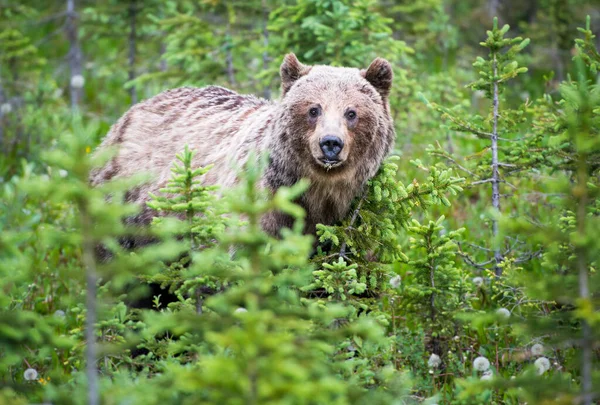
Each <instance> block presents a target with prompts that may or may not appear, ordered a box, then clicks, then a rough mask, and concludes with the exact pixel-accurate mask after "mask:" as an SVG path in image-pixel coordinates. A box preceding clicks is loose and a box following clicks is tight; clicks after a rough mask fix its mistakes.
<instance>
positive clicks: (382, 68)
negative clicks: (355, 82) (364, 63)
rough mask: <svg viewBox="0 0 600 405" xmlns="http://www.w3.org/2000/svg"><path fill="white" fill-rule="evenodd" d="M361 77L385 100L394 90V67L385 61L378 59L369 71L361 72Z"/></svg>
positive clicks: (372, 63)
mask: <svg viewBox="0 0 600 405" xmlns="http://www.w3.org/2000/svg"><path fill="white" fill-rule="evenodd" d="M360 73H361V75H362V76H363V77H364V78H365V79H367V81H368V82H369V83H371V85H372V86H373V87H375V89H376V90H377V91H378V92H379V94H381V97H383V98H384V99H385V98H387V96H388V95H389V94H390V89H391V88H392V79H393V78H394V73H393V72H392V65H391V64H390V62H388V61H387V60H385V59H382V58H376V59H375V60H374V61H373V62H371V64H370V65H369V67H368V68H367V70H364V69H363V70H361V71H360Z"/></svg>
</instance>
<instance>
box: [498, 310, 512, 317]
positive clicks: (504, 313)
mask: <svg viewBox="0 0 600 405" xmlns="http://www.w3.org/2000/svg"><path fill="white" fill-rule="evenodd" d="M496 314H498V315H500V316H501V317H503V318H509V317H510V311H509V310H508V309H506V308H498V309H497V310H496Z"/></svg>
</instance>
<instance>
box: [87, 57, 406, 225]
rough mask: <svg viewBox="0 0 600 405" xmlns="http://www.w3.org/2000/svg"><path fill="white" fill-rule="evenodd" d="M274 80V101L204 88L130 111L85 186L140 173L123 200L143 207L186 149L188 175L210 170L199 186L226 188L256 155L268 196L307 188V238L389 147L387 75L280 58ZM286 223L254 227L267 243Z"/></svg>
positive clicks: (337, 210)
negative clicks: (190, 153)
mask: <svg viewBox="0 0 600 405" xmlns="http://www.w3.org/2000/svg"><path fill="white" fill-rule="evenodd" d="M281 78H282V92H283V96H282V99H281V100H280V101H279V102H270V101H266V100H262V99H258V98H256V97H254V96H242V95H239V94H237V93H235V92H233V91H230V90H227V89H224V88H221V87H216V86H209V87H205V88H200V89H198V88H179V89H173V90H169V91H166V92H164V93H161V94H159V95H157V96H155V97H153V98H151V99H149V100H146V101H144V102H142V103H139V104H137V105H135V106H133V107H132V108H131V109H130V110H129V111H128V112H127V113H126V114H125V115H124V116H123V117H122V118H121V119H120V120H119V121H118V122H117V123H116V124H115V125H114V126H113V127H112V128H111V130H110V132H109V133H108V135H107V136H106V138H105V139H104V141H103V143H102V145H101V146H100V148H101V149H102V148H106V147H110V146H118V153H117V155H116V156H115V157H114V158H113V159H112V160H111V161H110V162H109V163H107V164H106V165H105V166H104V167H102V168H99V169H97V170H95V171H94V172H93V173H92V175H91V182H92V184H93V185H97V184H101V183H103V182H105V181H108V180H110V179H112V178H114V177H121V176H124V177H126V176H131V175H134V174H137V173H149V174H151V175H152V176H153V181H151V182H148V183H146V184H144V185H143V186H140V187H139V188H138V189H136V190H135V192H131V193H129V194H128V198H129V200H130V201H132V202H137V203H140V204H143V205H144V207H145V203H146V201H147V200H148V193H150V192H153V193H156V192H157V191H158V189H160V188H161V187H164V186H165V184H166V182H167V181H168V179H169V177H170V175H171V172H170V169H171V167H172V165H173V162H174V159H175V155H176V154H177V153H179V152H181V151H182V150H183V149H184V147H185V145H188V146H189V147H190V149H192V150H194V151H195V152H196V154H195V156H194V162H193V164H194V165H195V166H207V165H209V164H213V165H214V167H213V168H212V169H211V170H210V172H209V173H208V174H207V175H206V176H205V177H204V179H203V181H204V183H205V184H217V185H219V186H221V187H222V188H225V189H227V188H230V187H232V186H233V185H235V184H236V182H237V176H236V173H237V169H238V168H239V167H241V166H243V165H244V164H246V163H247V161H248V159H249V156H251V155H250V153H249V152H250V151H251V150H255V151H257V152H258V153H259V154H260V153H264V152H268V153H269V155H270V163H269V166H268V168H267V170H266V172H265V174H264V176H263V180H262V184H261V186H262V187H265V188H267V189H269V190H270V191H272V192H274V191H276V190H277V189H278V188H279V187H281V186H291V185H293V184H294V183H296V182H297V181H298V180H299V179H301V178H308V179H309V180H310V183H311V184H310V187H309V189H308V191H307V192H306V193H305V194H304V195H303V196H302V197H301V198H300V200H299V201H298V203H299V204H300V205H301V206H302V207H304V209H305V210H306V212H307V217H306V229H305V230H306V232H308V233H313V232H314V231H315V225H316V224H317V223H323V224H332V223H334V222H336V221H338V220H340V219H342V218H343V217H344V216H345V215H346V214H347V212H348V209H349V207H350V203H351V202H352V200H353V199H354V198H355V197H356V196H357V195H358V194H359V193H360V191H361V189H362V188H363V186H364V184H365V183H366V181H367V180H368V179H369V178H371V177H372V176H373V175H374V174H375V172H376V171H377V169H378V168H379V166H380V164H381V161H382V160H383V158H384V157H385V156H386V155H387V153H388V152H389V151H390V149H391V147H392V145H393V142H394V139H395V133H394V128H393V123H392V119H391V117H390V114H389V105H388V94H389V90H390V87H391V81H392V70H391V66H390V64H389V63H388V62H387V61H385V60H383V59H379V58H378V59H375V61H373V63H371V65H370V66H369V68H368V69H366V70H358V69H352V68H340V67H330V66H306V65H303V64H301V63H300V62H299V61H298V59H296V57H295V55H293V54H289V55H287V56H286V57H285V59H284V62H283V64H282V65H281ZM311 108H318V109H319V111H320V114H319V116H318V117H316V118H315V117H310V116H309V110H310V109H311ZM349 110H353V111H354V112H356V118H355V119H352V120H351V119H349V118H348V117H349V116H348V111H349ZM326 135H335V136H338V137H339V138H341V139H342V140H343V142H344V148H343V150H342V152H341V153H340V157H341V159H342V163H341V164H339V165H338V166H336V167H327V165H326V164H324V163H322V162H321V161H320V159H321V157H322V156H321V155H322V152H321V151H320V148H319V141H320V140H321V139H322V138H323V137H324V136H326ZM253 156H257V154H255V155H253ZM153 214H154V213H153V212H151V211H150V210H149V209H147V208H145V211H144V212H143V214H142V215H141V216H140V217H139V218H138V220H139V221H141V222H146V221H148V220H149V219H150V218H151V216H152V215H153ZM291 224H292V223H291V219H290V218H289V217H286V216H285V215H283V214H280V213H271V214H269V215H266V216H265V217H264V218H263V219H262V225H263V228H264V229H265V230H266V231H268V232H269V233H271V234H274V235H276V234H277V233H278V232H279V229H281V228H282V227H284V226H291Z"/></svg>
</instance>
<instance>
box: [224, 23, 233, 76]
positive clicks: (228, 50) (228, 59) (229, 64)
mask: <svg viewBox="0 0 600 405" xmlns="http://www.w3.org/2000/svg"><path fill="white" fill-rule="evenodd" d="M226 38H227V45H226V51H225V61H226V63H227V78H228V80H229V84H230V85H231V86H233V87H234V86H235V85H236V82H235V69H234V66H233V54H232V52H231V50H232V49H233V38H232V36H231V23H230V22H227V35H226Z"/></svg>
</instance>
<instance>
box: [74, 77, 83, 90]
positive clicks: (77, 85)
mask: <svg viewBox="0 0 600 405" xmlns="http://www.w3.org/2000/svg"><path fill="white" fill-rule="evenodd" d="M84 84H85V78H84V77H83V76H81V75H75V76H73V77H71V87H73V88H74V89H81V88H82V87H83V85H84Z"/></svg>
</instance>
